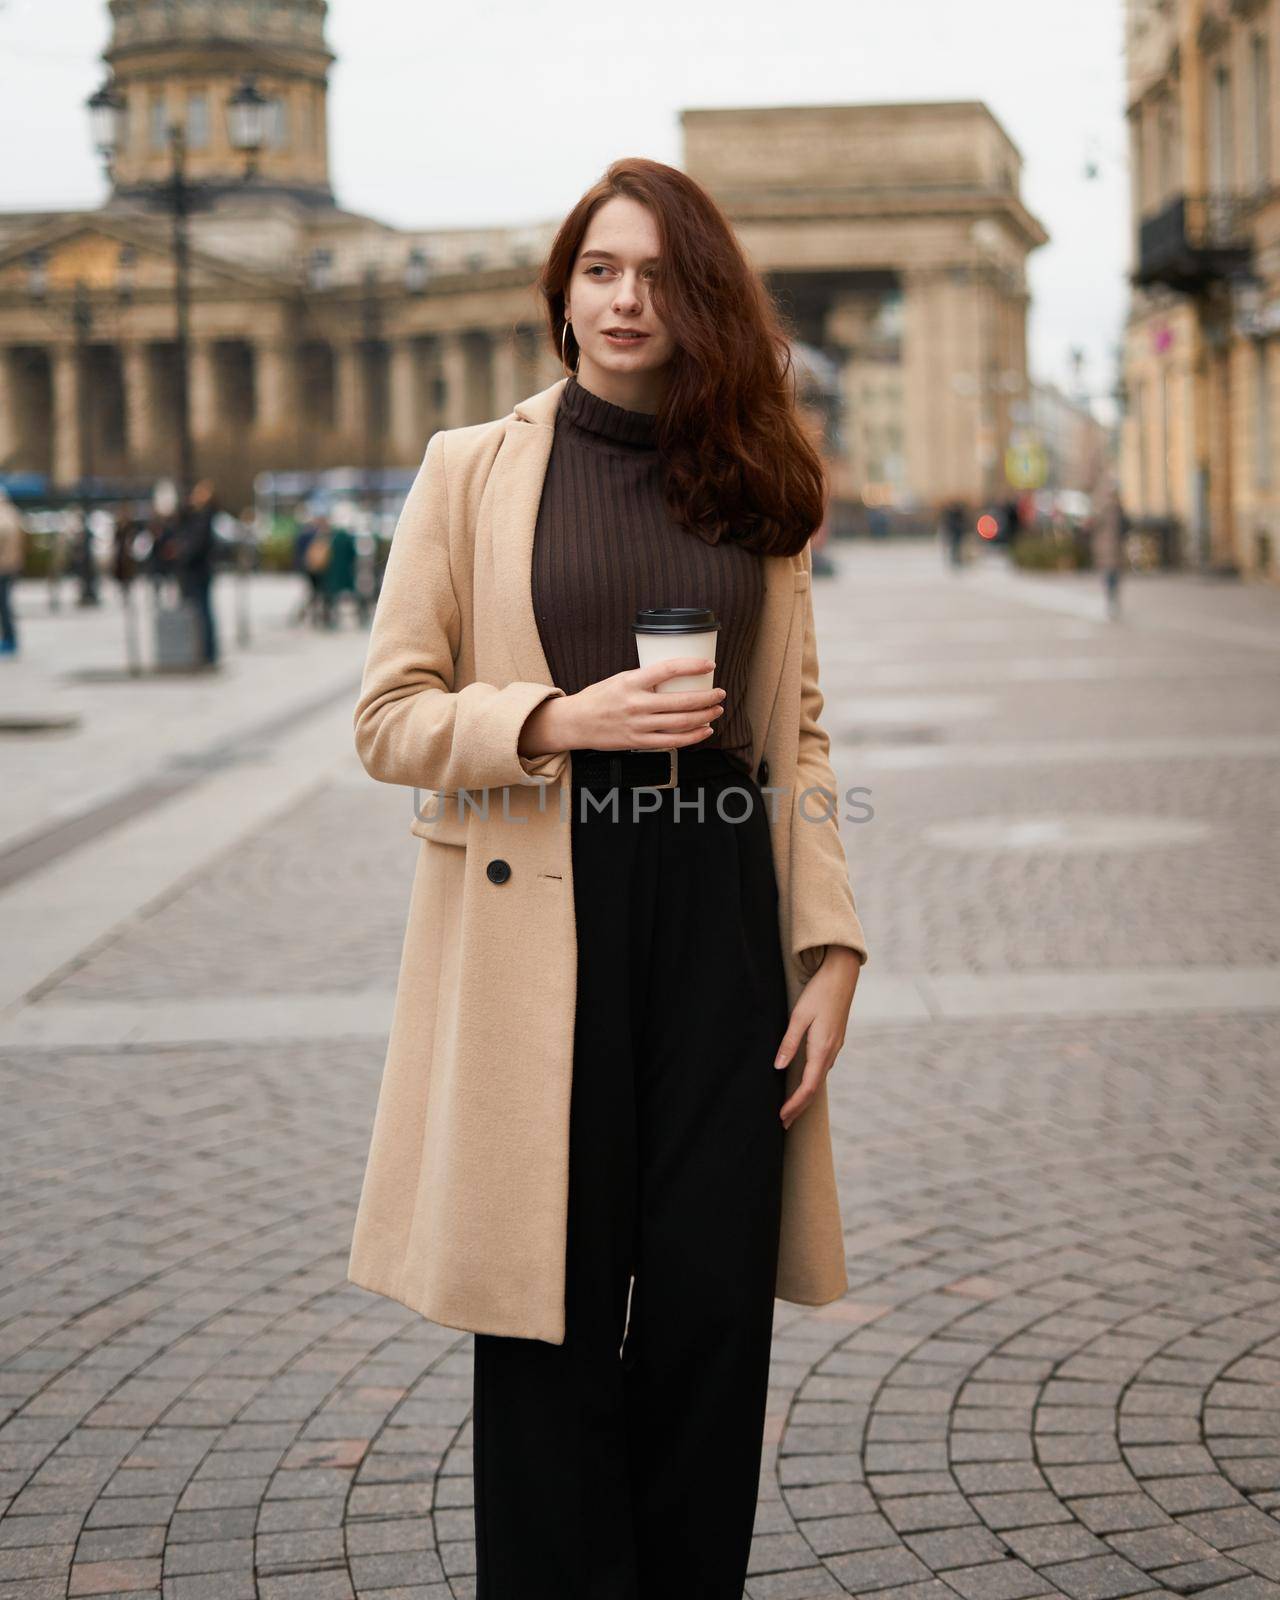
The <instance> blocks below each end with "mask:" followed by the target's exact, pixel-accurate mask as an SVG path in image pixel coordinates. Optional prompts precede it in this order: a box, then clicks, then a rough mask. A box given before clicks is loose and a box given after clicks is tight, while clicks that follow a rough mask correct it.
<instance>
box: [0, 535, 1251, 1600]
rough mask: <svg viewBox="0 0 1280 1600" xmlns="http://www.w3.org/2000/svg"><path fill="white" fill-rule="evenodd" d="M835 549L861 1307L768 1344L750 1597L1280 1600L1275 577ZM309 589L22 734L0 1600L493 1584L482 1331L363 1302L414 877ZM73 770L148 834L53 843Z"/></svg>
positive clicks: (843, 1106) (15, 805)
mask: <svg viewBox="0 0 1280 1600" xmlns="http://www.w3.org/2000/svg"><path fill="white" fill-rule="evenodd" d="M834 555H835V558H836V560H837V562H838V563H839V572H838V574H837V576H836V577H835V578H834V579H832V580H829V581H828V580H819V581H818V582H817V583H816V584H815V591H814V599H815V608H816V613H817V619H818V631H819V655H820V659H821V674H822V683H823V687H824V691H825V694H826V706H825V708H824V713H823V721H824V724H825V725H826V727H827V729H828V731H829V733H830V735H831V755H832V761H833V766H834V767H835V770H836V773H837V777H838V779H839V780H840V786H841V789H842V791H843V790H847V789H849V788H851V787H857V786H865V788H866V789H868V790H869V791H870V793H869V795H864V796H862V797H861V798H863V799H867V800H869V802H870V804H871V806H872V808H873V811H874V815H873V817H872V819H871V820H870V821H867V822H858V821H854V820H848V821H846V823H845V826H844V837H845V841H846V847H847V850H848V855H849V861H850V875H851V879H852V882H853V884H854V888H855V891H856V895H857V900H858V906H859V911H860V914H861V916H862V920H863V923H864V925H865V927H866V929H867V934H868V940H869V944H870V948H871V959H870V961H869V963H868V966H867V968H866V970H865V972H864V973H863V975H862V977H861V978H860V981H859V988H858V994H857V996H856V998H855V1004H854V1011H853V1014H852V1018H851V1026H850V1029H849V1034H848V1038H847V1041H846V1047H845V1050H844V1052H843V1054H842V1056H841V1059H840V1061H839V1062H838V1063H837V1065H836V1067H835V1069H834V1070H833V1072H832V1075H831V1078H830V1080H829V1088H830V1095H831V1108H832V1119H833V1130H834V1136H835V1142H836V1152H837V1163H838V1176H839V1183H840V1192H841V1201H842V1208H843V1213H844V1217H845V1225H846V1239H847V1247H848V1261H849V1274H850V1284H851V1288H850V1292H849V1294H848V1295H847V1296H846V1298H845V1299H843V1300H841V1301H840V1302H837V1303H835V1304H833V1305H829V1306H824V1307H801V1306H794V1305H790V1304H787V1303H783V1302H779V1303H778V1305H777V1307H776V1312H775V1341H774V1361H773V1372H772V1388H771V1393H770V1409H769V1422H768V1430H767V1438H766V1453H765V1462H764V1468H763V1471H762V1476H761V1500H760V1509H759V1514H758V1517H757V1522H756V1538H755V1543H754V1546H753V1555H752V1563H751V1577H750V1580H749V1584H748V1589H747V1595H748V1600H806V1597H809V1596H815V1597H816V1596H839V1595H868V1594H875V1595H876V1596H877V1597H878V1600H935V1597H936V1600H943V1597H946V1596H955V1595H959V1596H962V1597H963V1600H1032V1597H1035V1596H1038V1595H1067V1596H1070V1597H1072V1600H1124V1597H1127V1596H1130V1595H1133V1596H1138V1595H1141V1596H1164V1595H1190V1594H1195V1595H1197V1596H1199V1595H1201V1594H1203V1593H1207V1592H1213V1593H1214V1594H1215V1595H1220V1596H1222V1600H1268V1597H1276V1600H1280V1423H1278V1422H1277V1417H1280V1401H1278V1399H1277V1397H1278V1396H1280V1245H1278V1242H1277V1240H1278V1236H1277V1230H1276V1227H1275V1213H1276V1202H1275V1180H1276V1166H1275V1161H1276V1151H1277V1149H1280V1109H1278V1106H1277V1097H1276V1093H1275V1084H1276V1062H1277V1060H1280V983H1277V981H1276V978H1277V968H1278V967H1280V870H1277V868H1278V867H1280V861H1278V860H1277V855H1278V853H1280V845H1278V843H1277V840H1278V839H1280V827H1278V824H1280V817H1278V816H1277V796H1278V795H1280V783H1278V782H1277V780H1278V779H1280V694H1277V689H1278V688H1280V655H1278V653H1277V649H1276V641H1277V639H1280V591H1274V590H1270V591H1268V590H1260V589H1256V588H1254V587H1252V586H1230V585H1215V586H1207V585H1205V584H1201V583H1200V582H1199V581H1198V580H1193V579H1183V578H1178V577H1169V578H1165V577H1163V576H1162V577H1158V578H1155V579H1148V578H1145V577H1144V578H1134V579H1132V580H1131V581H1130V583H1129V584H1128V585H1127V587H1126V590H1125V596H1124V599H1125V607H1126V613H1125V616H1124V617H1123V619H1122V620H1121V621H1120V622H1118V623H1107V622H1106V621H1104V620H1102V612H1101V606H1100V595H1098V594H1097V593H1096V592H1094V593H1093V594H1092V596H1091V593H1090V590H1089V588H1088V586H1086V585H1084V584H1082V583H1080V582H1078V581H1077V580H1075V579H1071V580H1069V581H1068V583H1067V584H1065V585H1064V586H1062V587H1061V588H1059V587H1058V586H1057V585H1058V580H1057V578H1056V577H1055V578H1049V577H1037V578H1034V579H1027V580H1024V579H1023V578H1022V577H1021V576H1019V575H1016V574H1010V573H1006V572H1003V571H1001V570H1000V568H999V566H998V565H995V564H989V565H984V566H982V567H975V568H970V569H966V570H965V571H964V572H962V573H960V574H954V575H953V574H951V573H949V572H948V571H947V570H946V568H945V567H944V566H943V563H942V561H941V559H940V557H939V555H938V553H937V552H936V551H935V550H934V549H932V548H931V547H921V548H898V547H892V546H890V547H888V548H869V547H867V546H865V545H859V546H856V547H853V548H850V547H847V546H840V545H838V546H836V547H835V550H834ZM295 593H296V591H295V590H294V588H293V586H292V585H291V584H290V585H288V586H287V588H286V587H285V586H280V587H279V588H278V589H272V587H271V585H270V584H269V583H266V582H265V581H264V583H263V584H262V585H261V586H258V587H255V590H254V599H253V604H254V612H255V616H256V615H257V614H258V613H259V611H260V612H261V614H262V616H263V618H264V626H263V628H262V632H261V634H260V635H259V636H257V637H256V638H255V642H254V645H253V647H252V649H251V650H250V651H248V652H245V653H244V654H243V655H241V656H239V657H237V658H236V659H235V660H234V662H233V664H232V666H231V667H230V668H229V672H228V676H227V678H226V679H225V680H223V681H219V682H217V683H216V684H215V683H213V682H208V681H199V680H192V681H190V682H188V683H186V684H173V685H170V684H151V683H148V684H145V685H111V686H101V685H95V686H93V687H92V688H90V687H88V686H85V685H77V686H76V687H75V688H74V689H69V688H65V687H64V688H58V689H57V691H56V692H57V695H58V696H59V697H65V698H66V699H67V700H68V701H69V702H70V701H74V703H75V704H76V706H77V707H78V708H79V709H80V710H81V711H82V712H84V713H86V725H85V727H84V729H83V730H82V731H81V732H78V733H76V734H73V735H58V736H48V737H45V736H40V742H38V743H37V742H34V739H33V738H32V736H24V738H23V741H22V743H21V744H15V743H14V741H13V739H12V738H10V739H8V740H6V754H7V756H8V758H9V759H8V761H7V766H11V765H12V755H13V753H14V752H19V753H20V757H21V760H20V764H19V767H18V774H17V780H16V783H15V786H14V792H13V793H6V795H5V798H4V801H3V810H2V811H0V818H2V819H3V832H4V836H5V838H6V840H7V842H8V845H9V847H10V853H9V856H8V858H7V859H8V860H9V861H10V863H11V864H13V863H16V864H17V867H18V868H19V869H20V870H18V871H17V873H16V875H15V876H13V877H12V879H11V881H10V882H9V883H8V884H7V886H6V887H4V888H0V922H2V924H3V926H4V928H5V931H6V933H7V934H8V935H10V937H9V938H7V939H6V945H5V949H6V954H5V957H4V960H3V963H2V964H0V972H2V974H3V977H4V983H5V988H4V1002H5V1003H4V1006H3V1007H2V1008H0V1097H2V1099H3V1104H4V1105H5V1107H6V1113H7V1115H6V1119H5V1128H6V1137H5V1145H4V1148H3V1152H2V1155H3V1162H2V1165H0V1173H2V1174H3V1177H2V1178H0V1181H2V1182H3V1184H4V1191H5V1201H6V1207H5V1218H6V1229H5V1244H4V1250H3V1256H2V1258H0V1260H2V1263H3V1264H2V1266H0V1386H2V1387H3V1399H2V1400H0V1406H2V1407H3V1411H2V1412H0V1416H2V1417H3V1421H2V1422H0V1600H52V1597H55V1596H56V1597H57V1600H64V1597H66V1596H79V1595H94V1596H99V1597H113V1600H123V1597H124V1596H125V1595H131V1596H136V1595H158V1596H161V1597H162V1600H241V1597H244V1600H250V1597H255V1600H256V1597H261V1600H333V1597H341V1600H357V1597H359V1600H365V1597H368V1600H374V1597H377V1600H473V1597H474V1595H475V1580H474V1571H475V1557H474V1543H473V1534H474V1528H473V1518H472V1511H471V1488H472V1485H471V1437H470V1372H471V1356H470V1336H469V1335H465V1334H460V1333H458V1332H457V1331H456V1330H451V1329H446V1328H442V1327H439V1326H437V1325H434V1324H430V1323H427V1322H425V1321H424V1320H423V1319H421V1318H419V1317H416V1316H415V1315H414V1314H413V1313H411V1312H408V1311H407V1310H406V1309H405V1308H404V1307H402V1306H399V1305H397V1304H394V1303H392V1302H389V1301H385V1300H381V1299H379V1298H378V1297H375V1296H372V1295H369V1294H367V1293H365V1292H364V1291H362V1290H359V1289H356V1288H355V1287H354V1286H352V1285H350V1284H348V1283H347V1282H346V1279H345V1266H346V1259H347V1252H348V1248H349V1243H350V1235H351V1226H352V1222H353V1219H354V1214H355V1205H356V1201H357V1198H358V1191H359V1182H360V1174H361V1171H362V1167H363V1162H364V1158H365V1155H366V1153H367V1148H368V1137H369V1130H370V1126H371V1121H372V1115H373V1108H374V1102H375V1098H376V1094H377V1087H378V1079H379V1075H380V1071H381V1066H382V1059H383V1052H384V1048H385V1036H386V1028H387V1025H388V1022H389V1017H390V1005H391V995H392V990H393V986H394V980H395V973H396V970H397V966H398V961H399V957H400V939H401V935H402V933H403V928H404V918H405V913H406V909H407V903H408V896H409V886H410V879H411V875H412V872H413V865H414V861H415V859H416V857H415V852H416V851H417V850H418V849H419V848H421V846H420V844H419V842H418V841H417V840H415V839H413V838H412V837H411V836H410V834H409V831H408V822H409V815H410V810H409V804H410V796H409V792H408V791H401V790H398V789H396V788H393V787H391V786H387V785H379V784H375V783H373V782H372V780H370V779H369V778H368V776H367V775H366V774H365V773H364V771H363V769H362V768H361V766H360V764H359V762H358V760H357V758H356V755H355V752H354V749H353V746H352V741H351V726H350V725H351V713H352V709H353V706H354V703H355V698H356V692H357V684H358V678H359V673H360V668H361V665H362V662H363V655H364V646H365V636H364V635H362V634H360V633H358V632H357V631H356V630H354V628H352V627H351V626H350V624H348V627H347V629H346V630H345V631H344V632H342V633H340V634H337V635H311V634H309V633H305V632H303V631H302V630H297V631H294V630H290V629H288V628H287V627H286V626H285V625H284V623H283V616H284V614H285V611H286V609H287V607H288V605H289V604H291V603H292V601H293V599H294V597H295ZM1202 599H1203V602H1204V603H1203V604H1201V600H1202ZM1094 601H1097V602H1098V606H1097V611H1096V615H1091V614H1090V612H1089V606H1090V604H1092V603H1093V602H1094ZM227 603H228V605H229V600H228V602H227ZM273 619H274V620H273ZM23 621H24V622H25V623H26V624H27V627H26V637H27V638H28V639H30V640H31V641H32V649H33V658H32V663H31V670H36V669H37V668H38V666H39V663H40V662H43V663H44V666H43V667H42V668H39V670H41V671H43V673H44V674H45V676H44V679H43V680H42V681H43V682H44V683H45V685H46V686H50V685H53V683H54V678H55V674H56V672H57V670H59V669H60V667H61V664H62V661H63V659H64V657H66V655H67V651H68V649H69V648H70V647H69V645H68V643H67V641H68V640H69V639H70V638H71V637H72V634H73V631H74V630H75V629H76V624H78V621H79V619H78V618H77V619H76V623H72V622H71V619H70V618H69V617H68V616H66V615H64V617H63V618H61V619H56V618H49V619H45V620H43V621H42V620H41V619H40V618H39V617H35V618H24V619H23ZM116 623H118V617H113V618H94V619H92V620H91V621H90V622H89V623H88V625H87V629H86V639H88V638H89V637H90V636H93V638H94V639H95V641H96V642H93V643H92V645H90V644H89V643H84V644H83V645H82V644H80V643H77V644H76V646H75V649H76V651H77V652H80V654H78V655H77V657H76V659H77V661H83V662H85V663H91V662H93V661H103V660H107V659H110V656H111V652H112V651H113V650H114V649H115V648H116V644H115V640H114V637H113V629H114V627H115V625H116ZM230 628H231V621H230V613H229V610H228V614H227V630H226V632H225V633H224V637H226V638H228V639H230V636H231V635H230ZM95 630H98V633H95ZM98 634H100V637H99V636H98ZM6 681H7V680H6V679H5V678H4V677H3V676H0V694H2V693H4V692H6V691H5V689H4V685H5V683H6ZM8 681H12V680H8ZM51 692H52V691H51ZM264 730H267V731H264ZM77 741H78V743H77ZM86 768H88V769H90V770H92V771H93V772H94V781H93V784H92V785H90V786H86V790H85V795H86V796H87V797H88V798H89V799H90V800H96V801H97V802H99V803H101V802H103V801H104V800H109V799H110V797H111V796H112V795H113V794H114V795H118V794H120V793H122V792H130V793H132V792H133V791H134V790H135V789H136V790H137V791H138V792H139V793H143V792H144V791H145V793H146V795H147V797H148V798H147V804H146V806H145V809H142V810H139V811H138V812H137V814H136V815H134V816H132V817H130V816H126V815H121V816H114V815H112V816H107V814H106V813H96V814H95V815H96V816H97V822H96V823H95V824H94V826H93V828H91V830H90V832H89V833H88V835H87V836H86V837H85V838H83V839H82V840H79V841H74V840H69V839H67V838H63V839H62V840H61V841H60V844H59V849H58V851H57V853H55V854H54V855H53V856H52V857H51V858H50V859H48V860H43V861H42V860H39V859H38V858H37V857H36V856H35V855H25V856H22V855H20V854H18V853H16V852H17V851H18V850H19V849H23V850H26V849H31V848H33V847H32V844H31V841H32V840H33V839H34V840H38V839H39V838H40V837H41V833H42V830H43V829H47V828H48V826H49V825H50V823H51V821H56V819H57V813H56V812H55V810H54V808H55V807H56V806H57V805H58V804H66V805H67V809H66V810H64V812H63V813H62V815H63V816H68V815H70V814H71V810H70V803H69V801H68V792H69V791H70V787H71V785H72V784H73V783H74V782H75V781H76V779H77V777H78V776H79V775H81V774H83V772H84V771H85V770H86ZM179 779H180V780H181V781H182V782H183V783H185V784H186V787H182V788H180V789H175V790H173V792H165V790H164V788H163V786H164V785H165V784H169V783H175V782H176V781H177V780H179ZM192 779H194V781H190V780H192ZM90 790H91V791H92V792H91V793H90ZM82 798H83V797H82V796H80V795H79V792H78V791H77V792H76V799H77V800H80V799H82ZM842 810H844V811H845V812H846V815H849V814H850V813H852V812H853V807H852V806H842ZM104 822H109V824H110V825H109V826H102V824H103V823H104ZM24 840H25V841H27V843H26V844H25V845H24V844H23V841H24ZM4 859H6V858H5V857H3V856H0V863H2V862H3V860H4ZM14 930H17V931H18V937H17V938H14V937H13V933H14ZM646 1600H649V1597H646ZM662 1600H666V1597H662ZM673 1600H681V1597H673Z"/></svg>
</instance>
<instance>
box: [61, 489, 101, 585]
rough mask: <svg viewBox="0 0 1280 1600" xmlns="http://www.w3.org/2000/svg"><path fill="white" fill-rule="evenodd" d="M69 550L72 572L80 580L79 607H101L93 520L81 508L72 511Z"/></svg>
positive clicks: (73, 508) (74, 508)
mask: <svg viewBox="0 0 1280 1600" xmlns="http://www.w3.org/2000/svg"><path fill="white" fill-rule="evenodd" d="M68 548H69V551H70V556H71V570H72V571H73V572H74V573H75V575H76V577H77V578H79V580H80V593H79V594H78V595H77V596H76V604H77V605H78V606H98V605H101V604H102V597H101V595H100V594H99V593H98V557H97V551H96V549H95V545H94V537H93V520H92V517H91V516H90V514H89V513H87V512H86V511H84V510H83V509H82V508H81V507H80V506H73V507H72V508H71V511H70V536H69V539H68Z"/></svg>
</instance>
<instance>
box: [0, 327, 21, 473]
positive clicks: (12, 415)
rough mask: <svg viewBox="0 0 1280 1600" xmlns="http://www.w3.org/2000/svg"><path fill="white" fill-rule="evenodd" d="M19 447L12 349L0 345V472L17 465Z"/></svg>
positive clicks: (10, 469)
mask: <svg viewBox="0 0 1280 1600" xmlns="http://www.w3.org/2000/svg"><path fill="white" fill-rule="evenodd" d="M20 448H21V438H20V433H19V428H18V395H17V388H16V377H15V374H14V370H13V351H12V350H9V349H7V348H4V347H0V472H6V471H9V472H11V471H13V470H14V469H15V468H16V467H17V465H18V451H19V449H20Z"/></svg>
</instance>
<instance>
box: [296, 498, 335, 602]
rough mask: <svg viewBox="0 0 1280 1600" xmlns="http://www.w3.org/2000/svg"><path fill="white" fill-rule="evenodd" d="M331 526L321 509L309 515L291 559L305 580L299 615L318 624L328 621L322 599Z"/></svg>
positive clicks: (323, 598) (327, 567)
mask: <svg viewBox="0 0 1280 1600" xmlns="http://www.w3.org/2000/svg"><path fill="white" fill-rule="evenodd" d="M331 539H332V530H331V528H330V526H329V519H328V517H327V516H325V514H324V513H323V512H321V513H320V515H319V516H317V517H313V518H312V520H311V521H310V522H309V523H308V524H307V526H306V527H304V528H303V529H302V531H301V532H300V533H299V535H298V539H297V544H296V546H295V550H296V552H297V553H296V555H295V560H296V562H297V564H298V566H299V570H300V571H301V572H302V575H303V577H304V578H305V579H306V580H307V589H306V596H305V598H304V600H303V602H302V609H301V614H300V615H301V618H302V619H304V620H306V621H308V622H311V623H314V624H317V625H318V624H319V623H321V622H325V623H326V624H327V622H328V607H327V605H326V602H325V573H326V572H327V571H328V570H329V550H330V542H331Z"/></svg>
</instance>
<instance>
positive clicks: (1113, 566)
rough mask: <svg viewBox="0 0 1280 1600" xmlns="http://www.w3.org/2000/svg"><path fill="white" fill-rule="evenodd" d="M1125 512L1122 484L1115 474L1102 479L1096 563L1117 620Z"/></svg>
mask: <svg viewBox="0 0 1280 1600" xmlns="http://www.w3.org/2000/svg"><path fill="white" fill-rule="evenodd" d="M1124 533H1125V515H1124V506H1123V504H1122V503H1121V500H1120V487H1119V485H1118V484H1117V483H1116V481H1115V479H1114V477H1111V476H1108V477H1105V478H1104V479H1103V480H1102V484H1101V492H1100V493H1099V495H1098V497H1097V499H1096V501H1095V509H1094V515H1093V527H1092V551H1093V565H1094V567H1095V569H1096V570H1097V571H1098V572H1100V573H1101V574H1102V587H1103V593H1104V595H1105V596H1106V603H1107V616H1108V618H1109V619H1110V620H1111V621H1112V622H1114V621H1116V620H1117V618H1118V617H1119V615H1120V572H1121V568H1122V565H1123V555H1124Z"/></svg>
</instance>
